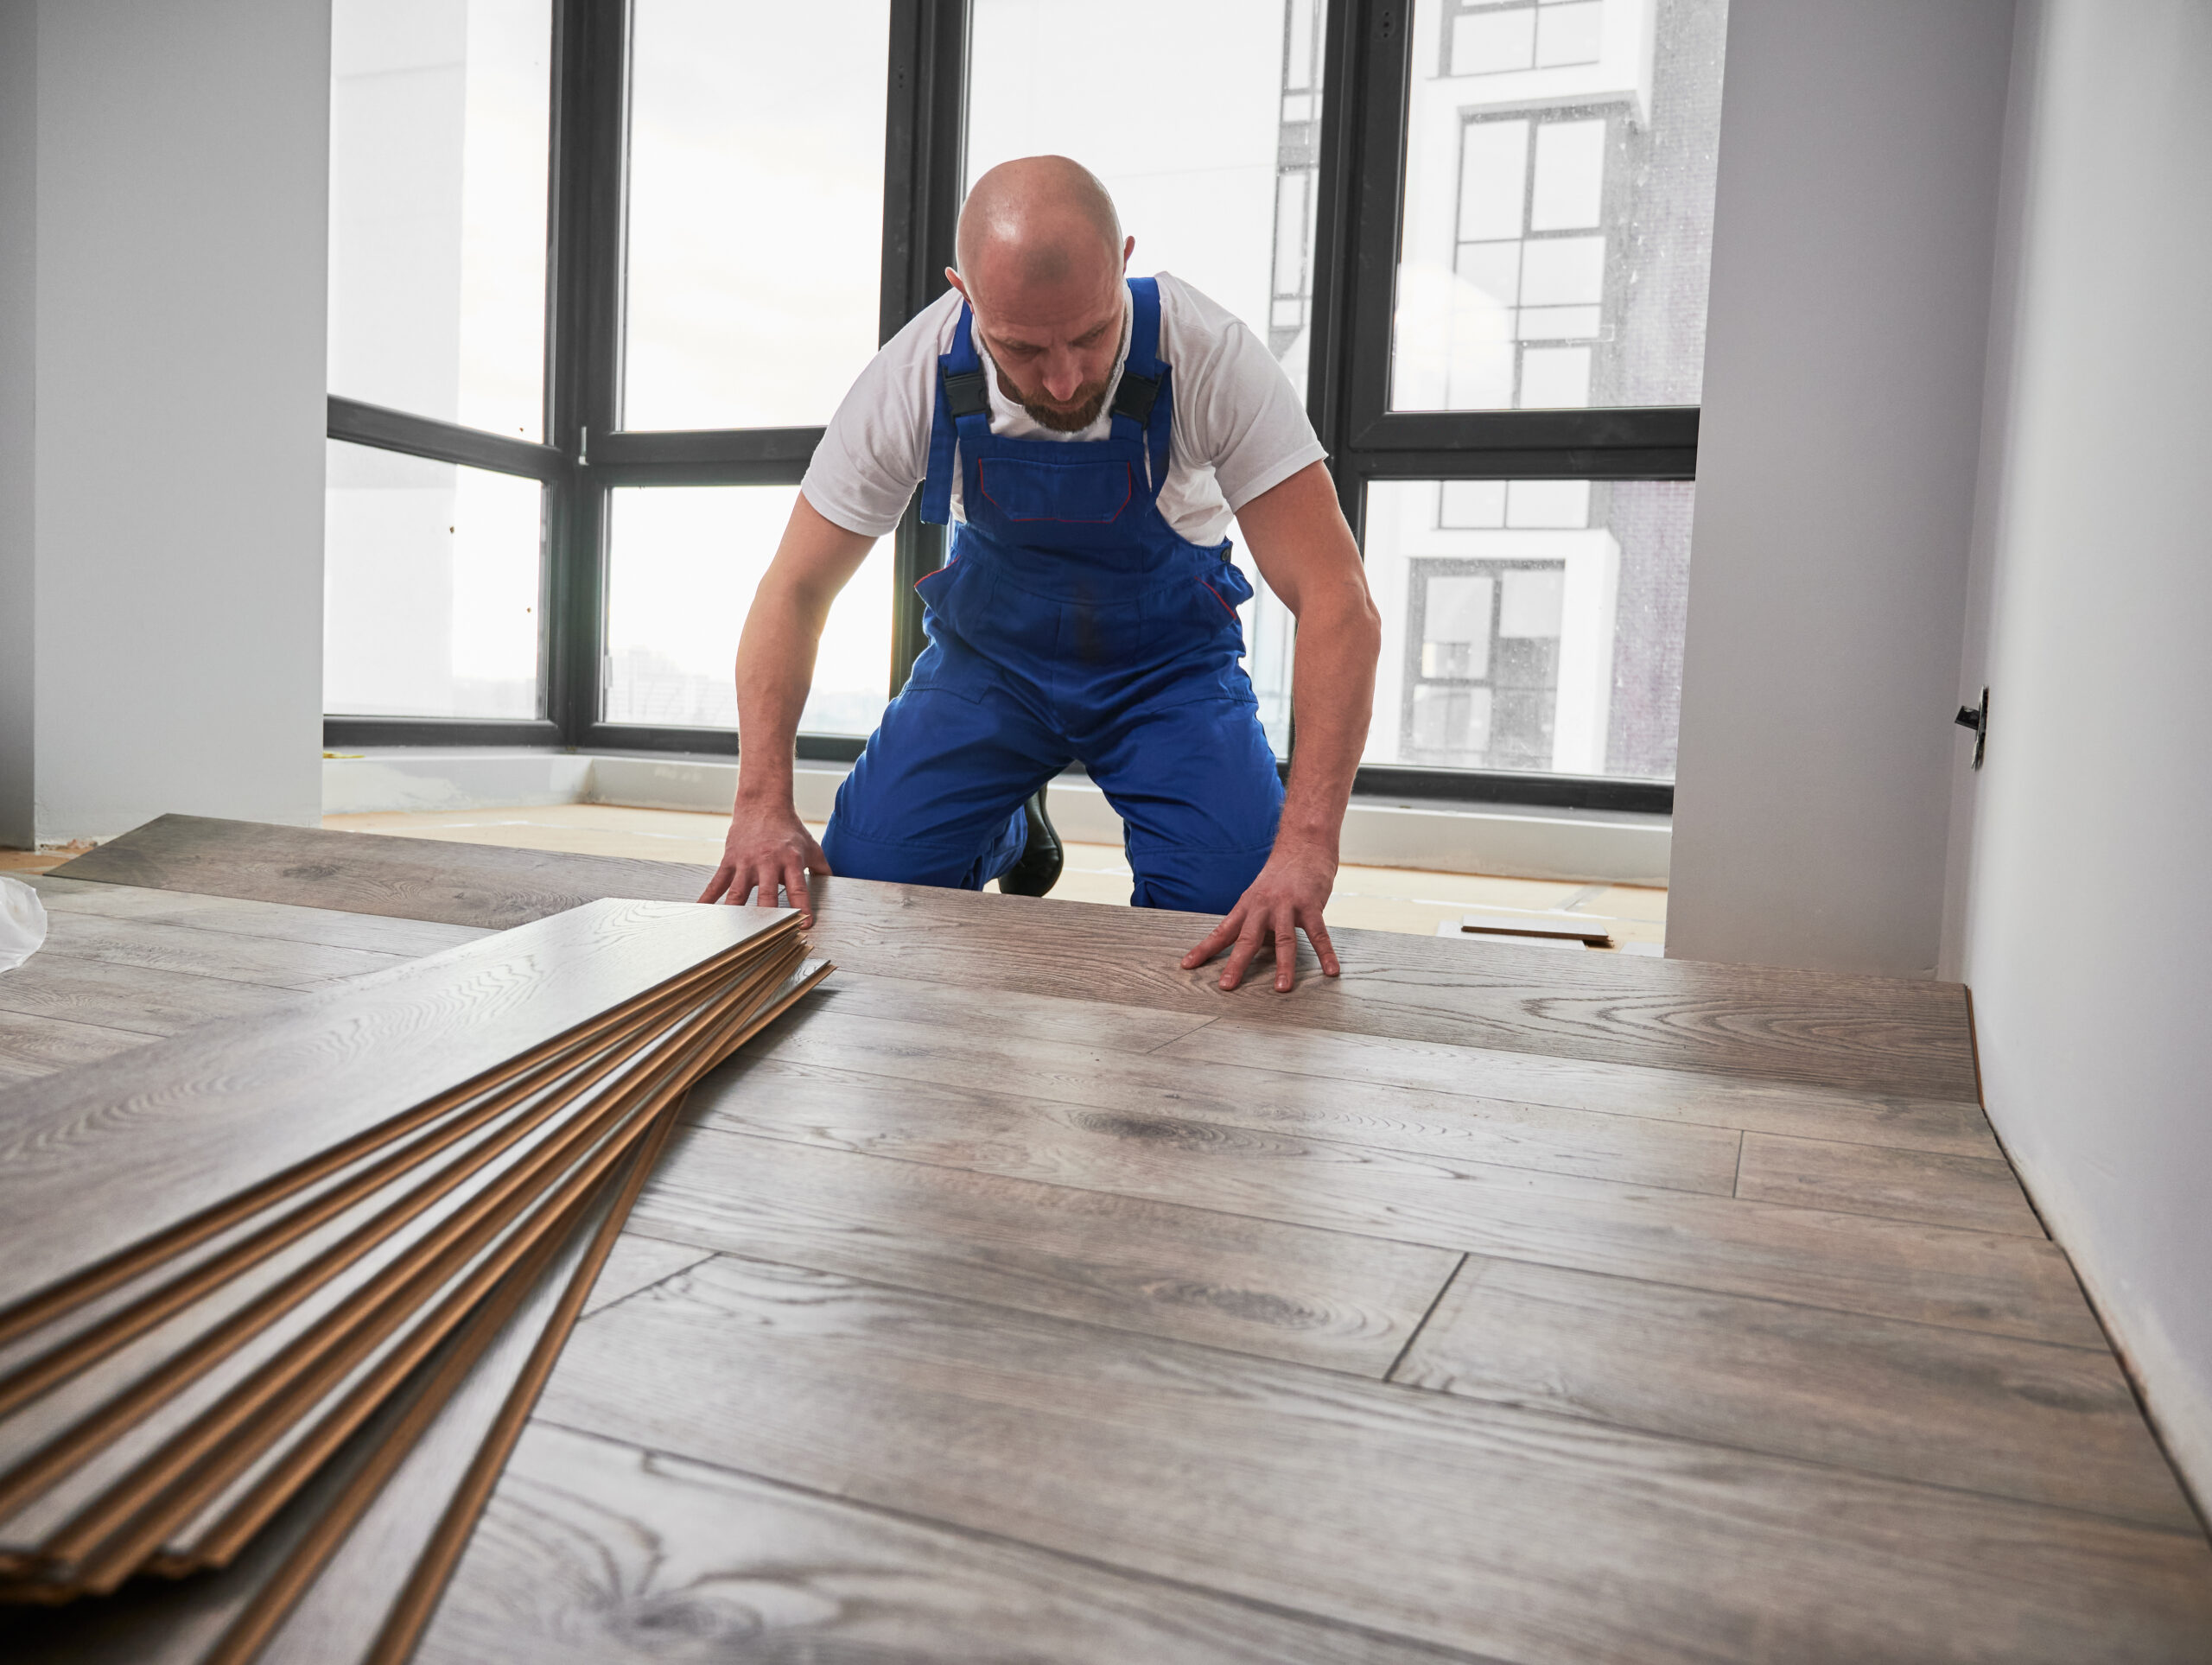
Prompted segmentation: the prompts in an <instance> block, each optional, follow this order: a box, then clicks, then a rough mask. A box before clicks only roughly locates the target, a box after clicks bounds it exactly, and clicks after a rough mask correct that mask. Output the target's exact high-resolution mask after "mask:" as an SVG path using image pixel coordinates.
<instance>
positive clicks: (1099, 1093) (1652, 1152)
mask: <svg viewBox="0 0 2212 1665" xmlns="http://www.w3.org/2000/svg"><path fill="white" fill-rule="evenodd" d="M752 1055H753V1056H754V1057H758V1058H766V1059H772V1060H775V1061H777V1062H779V1063H784V1064H791V1065H795V1066H797V1067H799V1068H801V1069H811V1070H827V1071H836V1072H838V1073H841V1074H846V1075H870V1076H880V1077H887V1078H888V1079H891V1080H894V1081H899V1082H906V1083H912V1082H923V1081H926V1082H930V1083H932V1084H936V1085H938V1086H943V1087H956V1088H973V1089H977V1090H983V1091H992V1090H1000V1089H1005V1088H1008V1087H1018V1088H1019V1090H1020V1092H1021V1093H1022V1094H1023V1096H1027V1097H1032V1098H1040V1099H1051V1100H1053V1101H1055V1102H1058V1103H1068V1104H1083V1105H1088V1106H1090V1108H1092V1109H1101V1110H1133V1111H1137V1112H1141V1113H1147V1114H1152V1115H1173V1116H1179V1117H1182V1118H1185V1119H1186V1120H1191V1121H1204V1122H1221V1123H1224V1124H1225V1125H1228V1126H1230V1127H1243V1128H1259V1129H1262V1130H1264V1131H1268V1132H1273V1133H1287V1134H1298V1135H1302V1136H1306V1137H1311V1138H1315V1139H1328V1140H1335V1141H1342V1142H1344V1143H1346V1144H1354V1145H1360V1146H1364V1147H1371V1148H1376V1149H1384V1150H1397V1151H1411V1152H1415V1153H1420V1154H1423V1155H1431V1156H1445V1157H1450V1158H1453V1159H1459V1158H1464V1159H1465V1160H1469V1161H1478V1162H1494V1163H1497V1164H1501V1165H1503V1166H1508V1167H1528V1168H1540V1169H1542V1170H1543V1171H1545V1172H1550V1173H1579V1174H1583V1175H1586V1176H1588V1177H1591V1178H1593V1179H1618V1180H1620V1181H1623V1182H1624V1183H1626V1184H1630V1185H1655V1186H1661V1187H1664V1188H1665V1189H1668V1190H1670V1191H1695V1192H1707V1193H1709V1194H1710V1195H1713V1196H1716V1197H1726V1196H1728V1195H1730V1194H1732V1192H1733V1191H1734V1188H1735V1184H1736V1166H1737V1147H1738V1144H1739V1143H1740V1142H1741V1136H1740V1135H1739V1134H1738V1133H1737V1132H1736V1131H1735V1130H1734V1129H1733V1128H1712V1127H1700V1126H1697V1125H1695V1124H1692V1123H1679V1124H1677V1123H1668V1122H1653V1121H1647V1120H1643V1119H1640V1118H1637V1117H1635V1116H1626V1115H1602V1114H1593V1113H1592V1112H1590V1111H1587V1110H1573V1109H1556V1108H1554V1107H1552V1106H1548V1105H1537V1104H1514V1103H1506V1102H1503V1101H1501V1100H1496V1099H1477V1098H1465V1097H1458V1096H1450V1095H1446V1094H1442V1093H1428V1092H1421V1091H1416V1090H1408V1089H1406V1088H1402V1087H1360V1088H1357V1089H1356V1090H1346V1088H1345V1085H1344V1084H1343V1083H1341V1082H1337V1081H1329V1080H1325V1079H1321V1078H1319V1077H1313V1076H1300V1075H1288V1074H1284V1073H1281V1072H1279V1071H1272V1070H1264V1069H1260V1068H1257V1067H1255V1066H1252V1065H1230V1064H1205V1063H1200V1062H1198V1061H1196V1060H1193V1059H1190V1058H1161V1057H1160V1056H1158V1055H1156V1054H1154V1055H1147V1054H1144V1053H1128V1052H1109V1051H1106V1050H1104V1049H1102V1048H1100V1047H1096V1046H1084V1045H1068V1044H1066V1043H1064V1042H1058V1041H1050V1040H1036V1039H1030V1038H1028V1037H1027V1036H1023V1035H1017V1034H1005V1033H1000V1034H991V1033H982V1032H980V1031H962V1032H960V1033H958V1034H957V1036H953V1037H948V1036H947V1035H946V1033H944V1030H943V1029H942V1028H939V1027H938V1026H934V1025H931V1024H926V1023H905V1022H899V1021H897V1020H887V1019H879V1018H871V1017H852V1016H847V1015H846V1014H845V1008H844V1007H843V1006H842V1004H840V1003H839V1002H836V1001H824V1002H823V1005H822V1006H821V1007H818V1008H817V1009H816V1010H814V1011H811V1012H808V1013H804V1014H794V1015H793V1016H792V1017H791V1018H790V1019H787V1020H785V1022H784V1023H783V1024H781V1025H779V1026H778V1027H777V1028H776V1029H775V1030H774V1031H773V1032H772V1033H764V1034H763V1035H762V1036H761V1037H760V1041H759V1043H758V1044H756V1045H755V1046H754V1048H753V1054H752Z"/></svg>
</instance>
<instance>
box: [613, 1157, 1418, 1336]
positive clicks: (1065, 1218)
mask: <svg viewBox="0 0 2212 1665" xmlns="http://www.w3.org/2000/svg"><path fill="white" fill-rule="evenodd" d="M687 1131H688V1136H687V1137H685V1138H683V1140H682V1141H680V1142H679V1143H678V1144H677V1145H676V1146H674V1147H672V1148H671V1150H670V1152H669V1153H668V1154H667V1156H666V1157H665V1158H664V1160H663V1161H662V1164H661V1166H660V1169H659V1171H658V1172H657V1173H656V1174H655V1175H654V1177H653V1180H652V1184H651V1185H648V1186H647V1187H646V1190H645V1195H644V1196H643V1197H642V1198H639V1203H638V1206H637V1208H636V1210H635V1211H634V1212H633V1213H632V1216H631V1220H630V1224H631V1230H632V1231H636V1232H640V1233H644V1234H645V1235H648V1236H655V1237H661V1238H665V1239H667V1240H669V1241H671V1242H679V1243H683V1244H687V1245H689V1246H690V1247H692V1248H695V1249H714V1250H718V1251H721V1252H723V1253H728V1254H735V1255H748V1256H752V1257H753V1258H756V1259H766V1260H779V1261H790V1262H792V1263H794V1264H798V1265H802V1266H810V1267H815V1268H819V1269H820V1270H823V1271H825V1272H836V1273H842V1274H846V1275H849V1276H854V1277H862V1278H871V1279H874V1280H875V1281H880V1282H886V1283H897V1284H901V1285H904V1286H906V1287H912V1288H916V1289H924V1290H929V1291H931V1292H934V1293H938V1294H946V1295H956V1296H959V1297H962V1298H963V1299H966V1300H976V1301H985V1302H990V1303H994V1304H996V1305H1001V1306H1013V1307H1019V1308H1020V1309H1022V1310H1024V1311H1026V1312H1046V1313H1051V1314H1054V1315H1057V1316H1058V1317H1062V1318H1071V1319H1083V1320H1085V1321H1086V1322H1089V1323H1092V1324H1096V1325H1104V1326H1106V1327H1108V1328H1111V1329H1118V1330H1131V1331H1139V1332H1141V1333H1143V1334H1147V1335H1157V1336H1174V1337H1179V1338H1182V1339H1184V1340H1186V1341H1196V1342H1202V1343H1205V1344H1210V1345H1212V1346H1216V1347H1225V1348H1229V1349H1231V1350H1235V1351H1238V1352H1249V1353H1255V1354H1258V1355H1261V1356H1262V1357H1271V1358H1281V1359H1287V1360H1290V1361H1292V1362H1294V1363H1305V1364H1313V1365H1318V1366H1321V1367H1323V1368H1325V1369H1334V1370H1348V1371H1351V1372H1352V1373H1354V1374H1356V1375H1362V1376H1373V1377H1376V1378H1378V1379H1379V1378H1380V1377H1381V1376H1383V1374H1384V1373H1385V1372H1387V1371H1388V1370H1389V1368H1390V1365H1391V1363H1392V1361H1393V1360H1395V1358H1396V1357H1398V1354H1399V1353H1400V1352H1401V1351H1402V1350H1403V1349H1404V1347H1405V1345H1406V1344H1407V1342H1408V1340H1410V1339H1411V1338H1412V1337H1413V1333H1414V1327H1415V1326H1416V1325H1418V1324H1419V1323H1420V1322H1421V1314H1422V1313H1423V1312H1427V1310H1428V1307H1429V1304H1430V1303H1431V1302H1432V1301H1433V1300H1435V1299H1436V1296H1437V1294H1438V1293H1439V1292H1440V1291H1441V1290H1442V1289H1443V1287H1444V1284H1445V1281H1446V1279H1447V1278H1449V1277H1450V1276H1451V1274H1452V1268H1453V1267H1454V1266H1456V1265H1457V1264H1458V1263H1459V1255H1457V1254H1455V1253H1452V1252H1450V1251H1447V1250H1442V1249H1426V1248H1418V1247H1408V1246H1405V1245H1402V1244H1398V1243H1391V1242H1376V1241H1375V1240H1374V1239H1371V1238H1365V1237H1359V1236H1350V1235H1347V1234H1344V1233H1339V1232H1332V1231H1316V1230H1309V1229H1306V1228H1304V1227H1300V1226H1294V1225H1282V1224H1278V1223H1274V1222H1272V1221H1265V1220H1258V1219H1253V1218H1249V1217H1240V1216H1236V1215H1231V1214H1221V1213H1214V1212H1211V1211H1206V1210H1203V1209H1192V1208H1179V1207H1176V1206H1173V1205H1172V1204H1162V1203H1157V1202H1150V1201H1145V1200H1141V1199H1138V1198H1128V1197H1122V1196H1117V1195H1115V1194H1113V1193H1111V1192H1095V1191H1081V1190H1067V1189H1063V1188H1058V1187H1054V1186H1051V1185H1039V1184H1036V1183H1033V1182H1030V1181H1025V1180H1020V1179H1004V1178H1001V1177H998V1176H996V1175H993V1174H987V1173H977V1172H972V1171H969V1170H966V1169H959V1168H944V1167H931V1166H923V1165H921V1164H918V1163H914V1162H900V1161H887V1160H882V1159H881V1158H879V1157H874V1156H866V1155H856V1154H855V1153H851V1152H849V1151H837V1150H830V1149H826V1148H823V1147H810V1146H805V1145H798V1144H790V1143H785V1142H784V1141H777V1140H766V1139H752V1138H747V1137H744V1136H742V1135H741V1134H733V1133H726V1132H721V1131H719V1130H717V1129H715V1128H696V1127H695V1128H690V1129H689V1130H687Z"/></svg>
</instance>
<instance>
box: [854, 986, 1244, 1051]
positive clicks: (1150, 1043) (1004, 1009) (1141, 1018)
mask: <svg viewBox="0 0 2212 1665" xmlns="http://www.w3.org/2000/svg"><path fill="white" fill-rule="evenodd" d="M817 1009H818V1010H820V1011H822V1012H823V1013H827V1014H835V1015H836V1016H839V1017H861V1018H889V1019H892V1020H896V1021H899V1022H901V1023H925V1024H929V1025H931V1026H932V1027H934V1028H936V1029H938V1030H940V1031H944V1032H947V1033H957V1034H959V1035H960V1037H961V1038H962V1040H963V1044H964V1043H965V1042H966V1041H967V1040H968V1039H969V1038H970V1037H972V1036H974V1035H976V1034H986V1035H1026V1036H1027V1037H1029V1038H1030V1039H1033V1040H1052V1041H1060V1042H1064V1043H1065V1044H1067V1045H1073V1046H1100V1047H1104V1048H1106V1049H1107V1050H1109V1051H1110V1052H1153V1051H1154V1050H1156V1049H1158V1048H1160V1047H1162V1046H1165V1045H1167V1043H1168V1042H1170V1041H1172V1040H1175V1039H1179V1038H1180V1037H1182V1036H1184V1035H1187V1034H1190V1033H1192V1032H1194V1031H1196V1030H1198V1029H1202V1028H1204V1027H1205V1026H1206V1025H1207V1024H1209V1023H1211V1022H1212V1021H1213V1020H1212V1019H1211V1018H1210V1017H1207V1016H1205V1015H1203V1014H1198V1013H1195V1012H1161V1011H1157V1010H1155V1009H1154V1008H1153V1007H1147V1006H1123V1005H1120V1004H1118V1003H1116V1002H1114V1001H1103V1000H1089V999H1083V1000H1077V999H1071V998H1068V997H1066V996H1064V995H1040V994H1034V993H1031V992H1028V991H1027V990H1022V989H1015V988H968V987H966V986H964V985H963V984H958V983H938V982H916V981H915V980H914V979H913V978H912V977H886V976H880V975H869V974H868V973H866V972H855V971H850V970H848V969H846V968H845V967H843V966H842V965H841V966H839V967H838V968H837V981H836V982H835V983H833V984H831V985H830V986H829V988H824V989H823V991H822V999H821V1001H819V1002H817Z"/></svg>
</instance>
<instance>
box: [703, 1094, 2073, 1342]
mask: <svg viewBox="0 0 2212 1665" xmlns="http://www.w3.org/2000/svg"><path fill="white" fill-rule="evenodd" d="M781 1067H783V1066H778V1065H776V1064H774V1063H773V1061H772V1060H767V1061H763V1062H758V1063H756V1062H754V1061H752V1060H749V1059H747V1058H737V1059H735V1060H734V1061H733V1062H732V1063H730V1064H726V1065H725V1066H724V1067H723V1069H722V1070H721V1071H719V1072H718V1073H717V1074H716V1075H715V1076H714V1077H709V1079H708V1080H706V1081H703V1082H702V1083H701V1084H700V1085H699V1087H698V1089H697V1090H696V1091H695V1092H694V1093H693V1095H692V1103H691V1111H690V1114H691V1115H693V1116H695V1117H696V1118H697V1119H700V1120H702V1121H704V1122H707V1123H708V1124H709V1125H711V1126H721V1127H727V1128H731V1129H732V1130H734V1131H740V1132H745V1133H752V1134H765V1135H767V1136H771V1137H775V1138H781V1139H791V1140H796V1141H804V1142H806V1143H810V1144H817V1145H821V1146H824V1147H829V1148H833V1149H845V1150H861V1151H867V1152H869V1153H874V1154H875V1155H879V1156H893V1157H897V1158H899V1159H900V1160H904V1161H907V1162H916V1163H924V1164H928V1165H931V1166H941V1167H957V1168H970V1169H974V1170H975V1171H976V1172H988V1173H999V1174H1003V1175H1005V1176H1007V1178H1010V1179H1035V1180H1041V1181H1044V1182H1046V1183H1048V1184H1052V1185H1069V1186H1075V1187H1078V1188H1081V1189H1084V1190H1090V1191H1103V1192H1113V1193H1115V1194H1116V1195H1120V1196H1125V1197H1145V1198H1152V1199H1153V1200H1154V1201H1158V1202H1165V1203H1175V1204H1182V1205H1184V1206H1185V1207H1191V1208H1201V1209H1211V1210H1215V1211H1219V1212H1222V1213H1225V1214H1242V1215H1249V1216H1250V1217H1254V1218H1256V1219H1265V1220H1279V1221H1282V1222H1285V1223H1292V1224H1298V1225H1306V1226H1317V1227H1319V1228H1321V1229H1323V1230H1331V1231H1346V1232H1356V1233H1358V1234H1360V1235H1362V1236H1375V1237H1383V1238H1387V1239H1389V1240H1391V1241H1394V1242H1408V1243H1421V1244H1427V1245H1429V1246H1431V1247H1433V1248H1438V1249H1465V1250H1469V1251H1471V1252H1473V1253H1475V1254H1478V1255H1497V1256H1501V1257H1503V1258H1507V1259H1512V1260H1530V1261H1541V1262H1544V1263H1546V1264H1549V1265H1555V1266H1570V1267H1578V1268H1581V1269H1583V1270H1586V1271H1592V1272H1604V1273H1610V1274H1615V1275H1618V1276H1624V1277H1636V1278H1645V1279H1649V1280H1651V1281H1655V1282H1661V1283H1677V1284H1683V1285H1687V1286H1689V1287H1694V1288H1701V1289H1713V1290H1719V1291H1725V1292H1727V1293H1734V1294H1744V1295H1752V1296H1757V1297H1760V1298H1764V1299H1769V1300H1791V1301H1796V1302H1798V1303H1800V1304H1802V1305H1806V1306H1833V1307H1836V1308H1838V1309H1840V1310H1841V1311H1846V1312H1865V1313H1869V1314H1873V1315H1877V1316H1883V1317H1890V1318H1902V1319H1912V1320H1915V1321H1917V1322H1922V1323H1933V1324H1948V1325H1956V1326H1958V1327H1961V1328H1964V1329H1971V1330H1980V1331H1986V1332H1988V1333H1991V1334H1996V1335H2017V1336H2024V1337H2026V1338H2031V1339H2034V1340H2041V1341H2056V1342H2061V1343H2064V1344H2070V1345H2075V1346H2084V1347H2095V1348H2100V1349H2101V1348H2102V1347H2103V1346H2104V1345H2105V1340H2104V1334H2103V1331H2101V1330H2100V1329H2099V1328H2098V1325H2097V1322H2096V1319H2095V1318H2094V1316H2093V1315H2092V1314H2091V1313H2090V1312H2089V1309H2088V1303H2087V1302H2086V1301H2085V1300H2083V1299H2082V1293H2081V1290H2080V1287H2078V1286H2077V1285H2076V1283H2075V1280H2074V1273H2073V1269H2072V1268H2071V1267H2070V1266H2069V1265H2068V1263H2067V1261H2066V1257H2065V1256H2064V1255H2063V1254H2061V1253H2060V1252H2059V1250H2058V1249H2056V1248H2055V1247H2054V1246H2053V1245H2051V1244H2050V1243H2048V1242H2037V1241H2031V1240H2029V1239H2025V1238H2021V1237H2016V1236H1999V1235H1995V1234H1992V1233H1987V1232H1974V1231H1961V1230H1955V1229H1952V1228H1945V1227H1939V1226H1930V1225H1923V1224H1919V1223H1913V1222H1907V1221H1897V1220H1883V1219H1876V1218H1872V1217H1868V1216H1865V1215H1858V1214H1843V1213H1834V1212H1827V1211H1818V1210H1813V1209H1802V1208H1792V1207H1787V1206H1782V1205H1777V1204H1768V1203H1748V1202H1742V1201H1739V1200H1738V1199H1736V1198H1727V1197H1707V1196H1699V1195H1696V1194H1694V1193H1692V1192H1670V1191H1661V1190H1656V1189H1652V1188H1648V1187H1640V1186H1635V1185H1618V1184H1615V1183H1613V1182H1611V1181H1609V1180H1604V1179H1584V1178H1581V1177H1580V1176H1577V1175H1572V1174H1555V1173H1546V1172H1541V1171H1537V1170H1534V1169H1528V1168H1509V1167H1503V1166H1497V1165H1494V1164H1488V1163H1481V1162H1471V1161H1467V1160H1458V1159H1452V1158H1447V1157H1439V1156H1423V1155H1417V1154H1412V1153H1404V1152H1398V1151H1384V1150H1377V1149H1374V1148H1370V1147H1360V1146H1354V1145H1349V1144H1343V1143H1338V1142H1335V1141H1321V1140H1314V1139H1306V1138H1302V1137H1299V1136H1296V1135H1294V1134H1281V1133H1272V1132H1262V1131H1258V1130H1255V1129H1251V1128H1238V1127H1230V1126H1227V1125H1224V1124H1222V1123H1219V1122H1206V1121H1201V1120H1197V1119H1192V1118H1183V1117H1174V1116H1166V1115H1145V1114H1140V1113H1138V1112H1135V1111H1131V1110H1092V1109H1086V1108H1084V1107H1082V1106H1078V1105H1069V1104H1061V1103H1052V1102H1051V1101H1049V1100H1037V1099H1031V1098H1027V1097H1026V1096H1021V1095H1019V1094H1015V1093H1010V1092H1001V1093H990V1092H985V1091H982V1090H977V1089H969V1088H962V1089H949V1088H937V1087H932V1086H929V1085H926V1084H914V1085H911V1086H907V1087H904V1088H900V1089H898V1090H891V1089H889V1088H887V1086H886V1084H885V1083H884V1082H883V1081H882V1080H880V1079H878V1078H874V1077H862V1076H851V1075H847V1076H838V1075H833V1074H831V1073H829V1072H827V1071H809V1072H808V1073H807V1074H806V1075H804V1076H803V1077H794V1076H791V1075H788V1074H781V1073H779V1075H778V1076H777V1077H776V1083H775V1085H774V1086H773V1088H772V1089H765V1090H754V1089H753V1087H752V1086H751V1084H750V1083H751V1080H752V1072H753V1071H756V1070H760V1071H766V1070H771V1069H780V1068H781Z"/></svg>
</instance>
